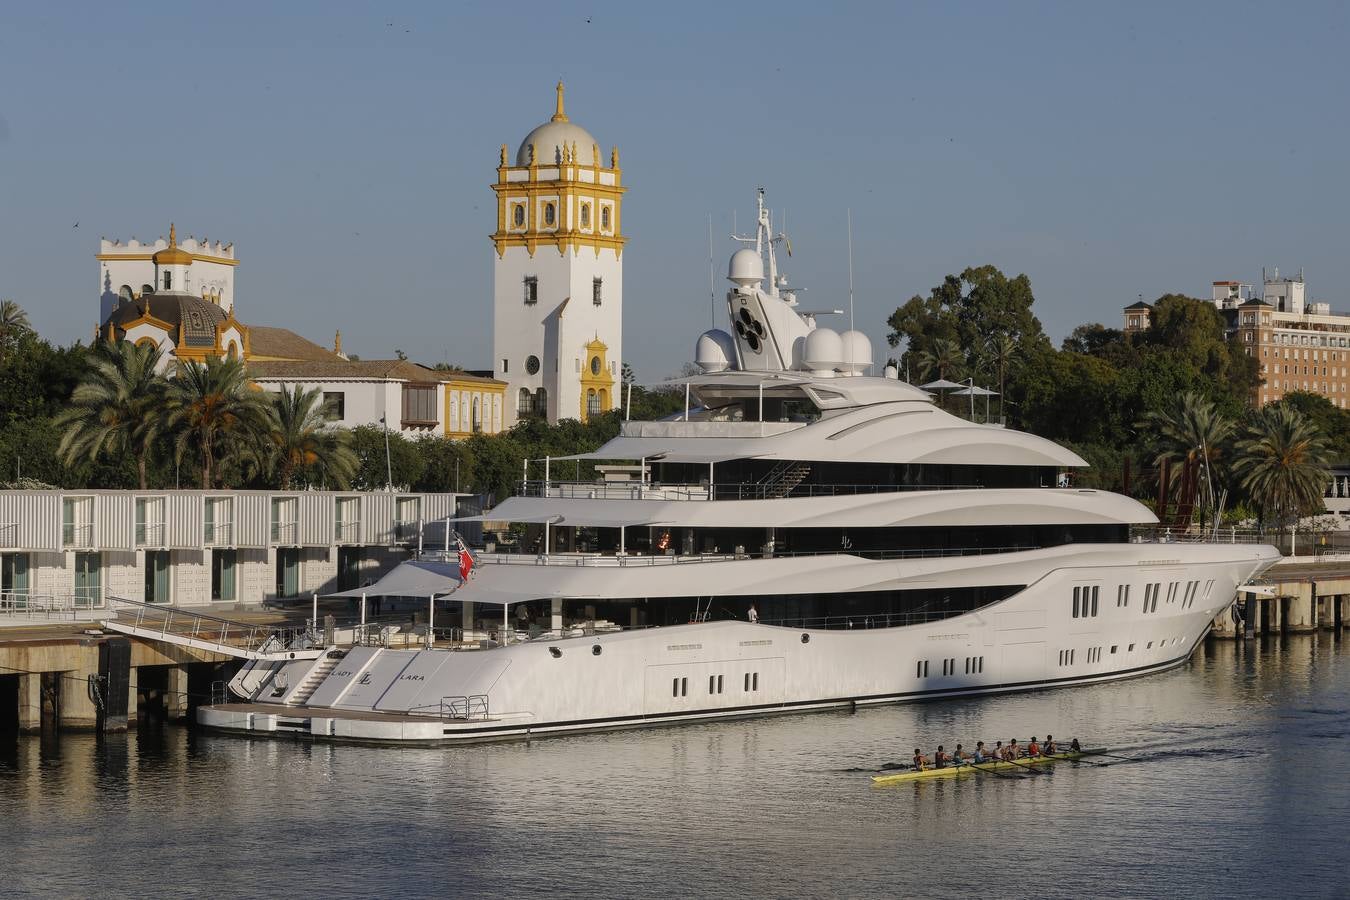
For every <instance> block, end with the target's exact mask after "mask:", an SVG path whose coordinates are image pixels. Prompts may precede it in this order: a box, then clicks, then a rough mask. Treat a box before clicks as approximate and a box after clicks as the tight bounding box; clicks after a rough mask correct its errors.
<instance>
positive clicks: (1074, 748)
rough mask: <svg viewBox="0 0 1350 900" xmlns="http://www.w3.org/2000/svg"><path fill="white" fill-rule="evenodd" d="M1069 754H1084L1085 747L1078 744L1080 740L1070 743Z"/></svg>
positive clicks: (1075, 739) (1076, 739)
mask: <svg viewBox="0 0 1350 900" xmlns="http://www.w3.org/2000/svg"><path fill="white" fill-rule="evenodd" d="M1069 752H1070V753H1082V752H1083V746H1082V744H1079V743H1078V738H1074V739H1073V740H1071V741H1069Z"/></svg>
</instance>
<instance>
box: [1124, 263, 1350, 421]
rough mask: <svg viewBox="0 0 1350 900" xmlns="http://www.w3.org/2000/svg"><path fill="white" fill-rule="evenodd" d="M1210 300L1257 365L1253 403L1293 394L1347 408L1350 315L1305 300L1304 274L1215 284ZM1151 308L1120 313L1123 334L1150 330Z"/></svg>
mask: <svg viewBox="0 0 1350 900" xmlns="http://www.w3.org/2000/svg"><path fill="white" fill-rule="evenodd" d="M1211 300H1212V302H1213V303H1214V305H1215V307H1217V308H1218V310H1219V312H1220V313H1221V314H1222V315H1223V317H1224V320H1225V322H1226V324H1227V332H1228V335H1229V336H1230V337H1234V336H1235V337H1236V338H1237V340H1238V341H1239V342H1240V343H1241V344H1242V346H1243V348H1244V349H1245V350H1246V352H1247V355H1248V356H1251V357H1254V358H1256V359H1257V361H1258V362H1259V363H1260V366H1261V368H1260V372H1261V378H1262V381H1263V383H1262V384H1261V385H1260V386H1259V387H1258V388H1257V389H1256V393H1255V395H1254V396H1253V397H1252V403H1253V404H1254V405H1257V406H1262V405H1264V404H1266V403H1272V402H1274V401H1276V400H1279V399H1280V398H1281V397H1283V396H1284V395H1285V394H1288V393H1292V392H1294V391H1308V392H1310V393H1315V394H1321V395H1322V396H1324V397H1326V398H1327V399H1328V400H1330V401H1331V402H1332V403H1334V404H1335V405H1336V406H1338V407H1341V408H1342V409H1344V408H1346V407H1347V405H1350V315H1346V314H1341V313H1333V312H1332V311H1331V304H1330V303H1326V302H1310V301H1308V299H1307V296H1306V293H1305V284H1304V281H1303V273H1302V272H1300V273H1299V274H1298V275H1297V276H1295V277H1293V278H1290V277H1283V278H1282V277H1281V276H1280V271H1279V269H1276V270H1275V271H1274V274H1272V275H1265V274H1263V275H1262V278H1261V289H1260V292H1259V293H1258V292H1257V291H1256V289H1255V287H1254V286H1253V285H1251V284H1248V283H1244V282H1240V281H1216V282H1214V283H1213V290H1212V294H1211ZM1152 312H1153V307H1152V306H1150V305H1149V304H1147V303H1144V302H1143V301H1140V302H1137V303H1132V304H1130V305H1129V306H1127V307H1125V309H1124V322H1125V333H1126V334H1132V333H1137V332H1140V331H1144V330H1146V329H1148V328H1149V327H1150V324H1151V318H1152Z"/></svg>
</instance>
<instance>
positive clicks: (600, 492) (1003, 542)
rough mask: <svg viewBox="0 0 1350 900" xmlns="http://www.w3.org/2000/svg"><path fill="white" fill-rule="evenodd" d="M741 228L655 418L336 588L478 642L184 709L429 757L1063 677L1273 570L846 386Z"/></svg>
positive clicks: (766, 258) (1145, 642) (248, 676)
mask: <svg viewBox="0 0 1350 900" xmlns="http://www.w3.org/2000/svg"><path fill="white" fill-rule="evenodd" d="M745 240H746V242H747V244H750V245H752V246H746V247H744V248H742V249H740V250H738V251H737V252H736V253H735V254H734V255H733V256H732V258H731V263H730V266H729V271H728V278H729V280H730V281H731V284H732V287H731V289H730V290H729V291H728V293H727V295H726V303H727V313H728V317H729V322H730V330H729V331H721V330H713V331H709V332H707V333H705V334H703V335H702V336H701V337H700V338H699V339H698V344H697V348H696V361H697V363H698V366H699V368H700V369H701V370H702V372H701V374H699V375H694V376H690V377H688V378H683V379H679V381H678V384H677V385H674V386H673V389H675V390H680V391H682V392H683V393H684V396H685V398H686V399H685V407H684V410H683V412H682V413H680V414H677V415H676V416H673V417H671V418H669V419H666V420H662V421H656V422H625V423H624V424H623V427H622V430H621V433H620V434H619V436H618V437H616V438H615V439H614V440H612V441H610V442H609V443H608V444H606V445H605V446H604V447H602V448H600V449H599V450H598V451H596V452H595V453H592V454H584V455H583V456H581V457H571V458H568V459H566V460H558V459H550V460H543V461H536V462H535V463H534V464H533V465H532V466H531V465H528V464H527V468H526V474H525V478H524V479H522V484H521V491H520V494H519V496H515V497H512V498H510V499H508V500H506V501H504V502H502V503H501V504H500V505H499V506H498V507H497V508H496V509H494V510H492V511H491V512H490V513H489V514H488V515H486V516H484V517H483V518H484V519H489V520H493V521H502V522H510V523H520V524H522V525H524V526H525V528H526V529H527V533H528V534H529V536H530V537H529V539H528V541H529V543H527V544H526V546H525V547H523V548H519V549H520V552H496V548H493V550H491V551H489V550H486V549H485V550H484V551H482V552H479V553H477V554H475V556H474V562H475V566H474V567H473V570H472V573H471V574H467V575H466V574H465V568H466V567H462V566H461V564H460V561H459V559H458V558H457V556H456V554H454V553H452V552H450V553H444V554H443V557H444V558H440V559H438V558H436V555H435V554H424V557H423V558H421V559H418V560H414V561H411V562H408V563H405V564H404V565H403V566H401V567H400V568H398V569H396V570H394V571H393V572H392V573H390V575H388V576H386V578H385V579H383V580H382V581H381V582H380V583H377V584H375V585H373V586H370V587H368V588H365V589H364V590H365V591H366V592H368V593H369V594H372V595H374V594H380V593H384V594H389V595H403V596H421V597H428V596H440V597H442V598H444V599H442V600H441V601H440V603H441V608H442V611H441V612H439V613H437V617H438V620H439V621H441V622H442V623H443V622H444V621H445V618H446V617H447V616H448V617H449V618H451V620H452V621H453V620H454V619H455V615H454V614H455V611H458V613H459V616H458V622H459V623H460V625H459V627H460V628H462V629H463V633H462V634H460V635H458V636H459V637H460V638H479V639H481V640H482V643H483V644H485V645H487V649H478V650H473V651H459V650H448V649H440V648H432V649H423V650H397V649H389V648H387V647H384V646H380V645H378V643H376V644H375V645H369V646H366V645H363V646H355V647H353V648H351V649H349V650H344V649H338V648H333V649H331V650H330V651H329V652H328V653H327V654H325V656H324V657H322V658H321V659H319V660H292V661H287V660H258V661H255V662H250V663H249V664H248V665H247V666H246V667H245V668H244V670H243V671H241V673H240V674H239V676H237V677H236V679H235V680H234V682H233V683H232V685H231V687H232V689H233V691H234V693H235V694H236V695H238V696H239V697H240V698H241V701H242V702H239V703H227V704H219V705H214V706H208V707H203V708H202V709H201V710H200V711H199V718H200V720H201V721H202V722H203V723H204V724H207V725H211V726H213V727H217V728H225V729H233V730H240V731H259V732H268V731H278V730H291V731H299V732H302V733H306V734H310V735H313V736H315V737H323V738H337V739H351V740H427V741H440V740H457V739H483V738H500V737H509V736H524V735H538V734H543V733H551V732H565V731H573V730H583V729H595V728H606V727H618V726H632V725H642V724H653V723H660V722H672V721H688V720H695V719H702V718H711V717H719V716H744V715H756V714H764V713H773V712H782V711H790V710H800V709H810V708H820V707H829V706H837V705H840V704H868V703H883V702H895V701H900V700H909V699H920V698H926V697H935V696H950V695H957V694H982V693H993V692H1001V691H1012V690H1025V689H1035V688H1043V687H1050V686H1061V685H1070V684H1083V683H1091V682H1097V681H1103V680H1110V679H1116V678H1123V677H1130V676H1137V675H1144V674H1149V673H1152V672H1158V671H1161V670H1164V669H1167V668H1169V667H1173V666H1176V665H1179V664H1181V663H1183V662H1184V661H1185V660H1186V659H1187V658H1188V657H1189V656H1190V654H1191V652H1192V651H1193V649H1194V648H1195V646H1196V645H1197V644H1198V643H1199V641H1200V640H1202V639H1203V638H1204V636H1205V634H1206V633H1207V632H1208V629H1209V627H1210V623H1211V622H1212V621H1213V619H1214V617H1215V615H1216V614H1217V613H1218V612H1220V611H1221V610H1222V609H1223V608H1225V607H1226V606H1227V605H1228V604H1229V603H1230V602H1231V601H1232V600H1233V597H1234V594H1235V591H1236V590H1237V588H1238V587H1239V586H1240V585H1243V584H1244V583H1246V582H1247V581H1248V580H1250V579H1251V578H1253V577H1255V576H1257V575H1259V574H1260V573H1261V572H1263V571H1264V570H1265V569H1266V568H1268V567H1269V566H1270V565H1271V564H1272V563H1274V562H1275V561H1276V560H1277V559H1278V552H1277V551H1276V550H1275V549H1274V548H1273V547H1270V546H1267V545H1255V544H1228V543H1205V542H1165V543H1160V542H1156V541H1151V540H1150V541H1143V540H1139V539H1137V538H1136V539H1132V537H1131V529H1132V528H1134V527H1138V526H1152V525H1156V523H1157V520H1156V518H1155V517H1154V516H1153V514H1152V513H1151V512H1150V511H1149V510H1148V509H1147V508H1146V507H1144V506H1143V505H1141V504H1140V503H1138V502H1136V501H1135V500H1132V499H1130V498H1128V497H1124V496H1121V495H1117V494H1112V493H1109V492H1104V491H1097V490H1081V489H1075V488H1071V487H1065V486H1063V485H1064V481H1063V478H1062V473H1064V472H1065V471H1066V470H1070V469H1072V468H1074V467H1081V466H1084V465H1085V463H1084V461H1083V460H1082V459H1080V458H1079V457H1078V456H1077V455H1076V454H1074V453H1072V452H1071V451H1069V450H1067V449H1065V448H1063V447H1060V446H1058V445H1056V444H1054V443H1052V442H1050V441H1047V440H1044V439H1042V438H1038V437H1036V436H1034V435H1030V434H1025V433H1022V432H1017V431H1013V430H1010V429H1007V428H1003V427H1000V426H998V425H991V424H980V423H977V422H974V421H969V420H966V419H962V418H959V417H957V416H954V415H951V414H949V413H947V412H945V411H944V410H942V409H941V408H940V407H939V406H938V405H937V404H935V403H934V398H933V396H932V395H931V394H929V393H927V392H925V391H923V390H920V389H919V388H916V387H914V386H911V385H909V384H906V383H904V382H901V381H900V380H898V378H896V377H894V376H895V373H894V372H893V371H890V372H887V373H885V374H884V375H882V376H875V375H872V374H869V372H870V370H871V369H872V368H873V359H872V351H871V346H870V344H869V342H868V341H867V339H866V337H865V336H864V335H862V334H861V333H859V332H856V331H845V332H843V333H842V334H840V333H838V332H836V331H833V330H831V329H828V328H824V327H821V326H820V325H818V324H817V321H816V320H817V318H818V317H819V316H821V315H822V313H819V312H814V313H813V312H808V311H805V310H802V309H800V308H799V306H798V302H797V298H796V297H795V296H794V294H793V293H792V291H791V290H790V289H789V288H788V286H787V280H786V278H785V277H784V276H783V275H782V274H781V273H780V272H779V271H778V268H777V259H776V254H775V245H776V243H778V242H779V241H780V240H783V237H782V235H775V234H774V233H773V231H772V227H771V222H770V218H769V214H768V211H767V210H766V209H765V207H764V204H763V195H762V192H761V195H760V201H759V215H758V220H757V232H756V235H755V237H754V238H753V239H749V238H747V239H745ZM600 461H607V462H608V463H610V464H609V465H601V466H597V467H596V472H597V473H599V474H598V475H597V477H595V478H588V479H581V478H575V477H574V480H571V481H568V480H564V479H562V478H559V477H558V476H559V475H561V474H562V473H565V472H568V471H573V472H575V471H580V469H581V467H582V466H585V467H587V468H588V469H589V468H590V467H591V466H592V465H594V464H597V463H599V462H600ZM433 607H434V601H433Z"/></svg>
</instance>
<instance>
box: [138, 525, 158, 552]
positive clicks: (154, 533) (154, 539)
mask: <svg viewBox="0 0 1350 900" xmlns="http://www.w3.org/2000/svg"><path fill="white" fill-rule="evenodd" d="M136 546H137V547H163V546H164V523H163V522H137V523H136Z"/></svg>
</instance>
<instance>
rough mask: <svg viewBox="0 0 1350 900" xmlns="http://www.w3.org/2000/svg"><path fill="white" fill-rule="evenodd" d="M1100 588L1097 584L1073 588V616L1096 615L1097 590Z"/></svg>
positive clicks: (1089, 616) (1086, 616) (1088, 616)
mask: <svg viewBox="0 0 1350 900" xmlns="http://www.w3.org/2000/svg"><path fill="white" fill-rule="evenodd" d="M1099 590H1100V588H1099V587H1098V586H1097V585H1095V584H1094V585H1092V586H1090V587H1076V588H1074V589H1073V617H1074V618H1075V619H1078V618H1084V619H1086V618H1091V617H1093V616H1095V615H1097V592H1098V591H1099Z"/></svg>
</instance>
